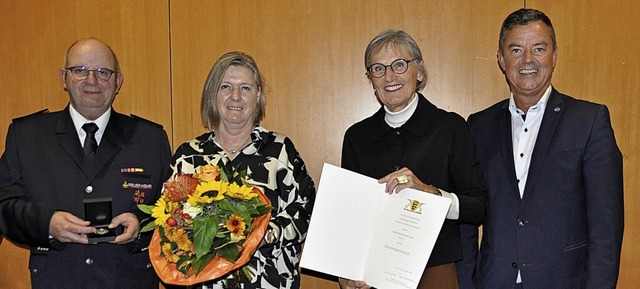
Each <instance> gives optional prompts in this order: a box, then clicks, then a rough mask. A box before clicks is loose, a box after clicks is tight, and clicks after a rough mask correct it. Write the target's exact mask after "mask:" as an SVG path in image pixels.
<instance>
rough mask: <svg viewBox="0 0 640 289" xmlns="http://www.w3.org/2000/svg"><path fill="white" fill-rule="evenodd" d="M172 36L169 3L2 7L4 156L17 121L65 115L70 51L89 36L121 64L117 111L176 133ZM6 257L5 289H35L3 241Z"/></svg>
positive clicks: (77, 0) (0, 276) (0, 127)
mask: <svg viewBox="0 0 640 289" xmlns="http://www.w3.org/2000/svg"><path fill="white" fill-rule="evenodd" d="M168 28H169V22H168V2H167V1H166V0H165V1H162V0H149V1H130V0H121V1H106V2H104V1H103V2H96V1H88V0H71V1H70V0H50V1H46V2H43V1H39V0H5V1H0V35H2V41H0V63H2V68H0V93H2V96H1V97H0V136H1V138H2V141H1V144H0V150H1V151H4V140H5V136H6V134H7V127H8V125H9V123H10V122H11V119H13V118H15V117H19V116H22V115H26V114H29V113H32V112H36V111H38V110H41V109H44V108H49V109H50V110H60V109H62V108H64V106H65V105H66V104H67V102H68V95H67V94H66V92H65V91H64V90H63V89H62V86H61V84H60V81H59V78H58V70H59V69H60V67H61V66H62V62H63V57H64V54H65V52H66V49H67V48H68V47H69V45H71V44H72V43H73V42H74V41H76V40H77V39H80V38H83V37H88V36H93V37H96V38H99V39H101V40H103V41H105V42H106V43H107V44H109V45H110V46H111V48H112V49H113V50H114V51H115V52H116V54H117V55H118V58H119V60H120V65H121V67H122V71H123V74H124V78H125V81H124V86H123V88H122V90H121V91H120V94H119V95H118V96H117V97H116V100H115V105H114V106H115V108H116V110H118V111H119V112H123V113H127V114H129V113H133V114H136V115H140V116H143V117H146V118H149V119H151V120H153V121H156V122H158V123H161V124H163V125H164V126H165V128H166V129H167V131H168V133H171V103H170V93H171V90H170V81H169V77H170V76H169V72H170V70H169V60H170V58H169V29H168ZM43 173H44V172H43ZM0 257H1V258H2V259H3V261H2V262H0V288H12V289H14V288H15V289H22V288H30V287H31V286H30V281H29V271H28V269H27V263H28V251H27V250H26V249H22V248H18V247H16V246H15V245H14V244H12V243H11V242H9V241H8V240H4V241H1V244H0Z"/></svg>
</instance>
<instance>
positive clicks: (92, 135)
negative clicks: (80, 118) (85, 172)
mask: <svg viewBox="0 0 640 289" xmlns="http://www.w3.org/2000/svg"><path fill="white" fill-rule="evenodd" d="M82 129H83V130H84V131H85V132H86V133H87V137H85V138H84V147H83V148H82V150H83V151H84V155H85V156H93V155H95V153H96V149H97V148H98V141H96V131H98V126H97V125H96V124H95V123H92V122H90V123H85V124H83V125H82Z"/></svg>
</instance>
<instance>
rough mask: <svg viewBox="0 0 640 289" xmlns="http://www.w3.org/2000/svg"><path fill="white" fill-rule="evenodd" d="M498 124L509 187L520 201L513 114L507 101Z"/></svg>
mask: <svg viewBox="0 0 640 289" xmlns="http://www.w3.org/2000/svg"><path fill="white" fill-rule="evenodd" d="M499 120H500V121H499V122H498V130H499V131H498V133H499V134H498V135H499V136H502V137H501V139H500V151H501V153H502V159H503V160H504V167H505V168H506V171H507V175H508V176H509V177H508V180H507V181H508V182H509V185H510V186H511V191H512V192H513V193H515V194H516V195H517V197H518V198H517V199H518V200H520V189H518V182H517V180H516V167H515V164H514V163H513V162H514V161H513V140H512V138H513V136H512V131H511V113H510V112H509V102H508V101H506V102H505V104H504V106H503V107H502V110H501V111H500V116H499Z"/></svg>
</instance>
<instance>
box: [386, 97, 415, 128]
mask: <svg viewBox="0 0 640 289" xmlns="http://www.w3.org/2000/svg"><path fill="white" fill-rule="evenodd" d="M418 97H420V96H419V95H418V94H417V93H416V94H414V95H413V99H412V100H411V101H410V102H409V103H408V104H407V106H405V108H403V109H402V110H400V111H396V112H392V111H390V110H389V109H388V108H387V107H386V106H384V111H385V114H384V121H385V122H386V123H387V124H388V125H389V126H390V127H393V128H397V127H401V126H402V125H403V124H405V123H406V122H407V121H408V120H409V118H410V117H411V116H412V115H413V113H414V112H415V111H416V108H417V107H418Z"/></svg>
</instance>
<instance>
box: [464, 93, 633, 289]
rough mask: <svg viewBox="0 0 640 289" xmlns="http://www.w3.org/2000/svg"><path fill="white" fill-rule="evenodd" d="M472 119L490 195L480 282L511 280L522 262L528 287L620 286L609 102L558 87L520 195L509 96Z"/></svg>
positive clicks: (619, 218) (619, 199) (618, 182)
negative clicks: (573, 95) (569, 93)
mask: <svg viewBox="0 0 640 289" xmlns="http://www.w3.org/2000/svg"><path fill="white" fill-rule="evenodd" d="M468 124H469V126H470V128H471V132H472V134H473V137H474V140H475V142H476V147H477V151H476V152H477V157H478V161H479V162H480V165H481V167H482V169H483V174H484V178H485V182H486V185H487V189H488V194H489V202H488V211H487V218H486V219H485V222H484V224H483V231H482V243H481V247H480V253H479V258H480V259H479V262H478V267H477V272H476V281H477V282H476V284H477V287H478V288H487V289H502V288H504V289H512V288H513V287H514V284H515V280H516V276H517V272H518V270H520V272H521V276H522V281H523V285H524V288H543V289H552V288H593V289H596V288H597V289H604V288H615V287H616V283H617V278H618V270H619V264H620V250H621V246H622V234H623V228H624V211H623V210H624V205H623V180H622V156H621V153H620V150H619V149H618V146H617V144H616V141H615V138H614V134H613V129H612V128H611V123H610V119H609V112H608V110H607V107H606V106H604V105H599V104H594V103H589V102H586V101H581V100H577V99H574V98H571V97H569V96H567V95H563V94H561V93H559V92H557V91H556V90H555V89H553V90H552V92H551V95H550V97H549V100H548V103H547V106H546V109H545V112H544V116H543V120H542V124H541V127H540V131H539V134H538V137H537V140H536V143H535V147H534V151H533V155H532V159H531V164H530V168H529V175H528V179H527V184H526V187H525V189H524V196H523V198H522V199H521V198H520V195H519V191H518V184H517V180H516V174H515V168H514V162H513V145H512V136H511V135H512V132H511V115H510V113H509V109H508V100H504V101H502V102H499V103H497V104H495V105H493V106H491V107H489V108H487V109H485V110H483V111H481V112H478V113H476V114H473V115H471V116H469V119H468ZM463 232H467V233H468V232H469V231H466V230H463ZM465 238H466V236H463V240H464V239H465ZM475 244H477V243H475ZM473 245H474V243H473V241H472V242H467V246H473ZM468 251H469V252H471V251H473V250H472V249H471V250H468ZM465 252H466V251H465ZM466 257H468V256H465V258H466ZM469 259H473V258H469ZM468 262H473V261H469V260H468Z"/></svg>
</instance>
